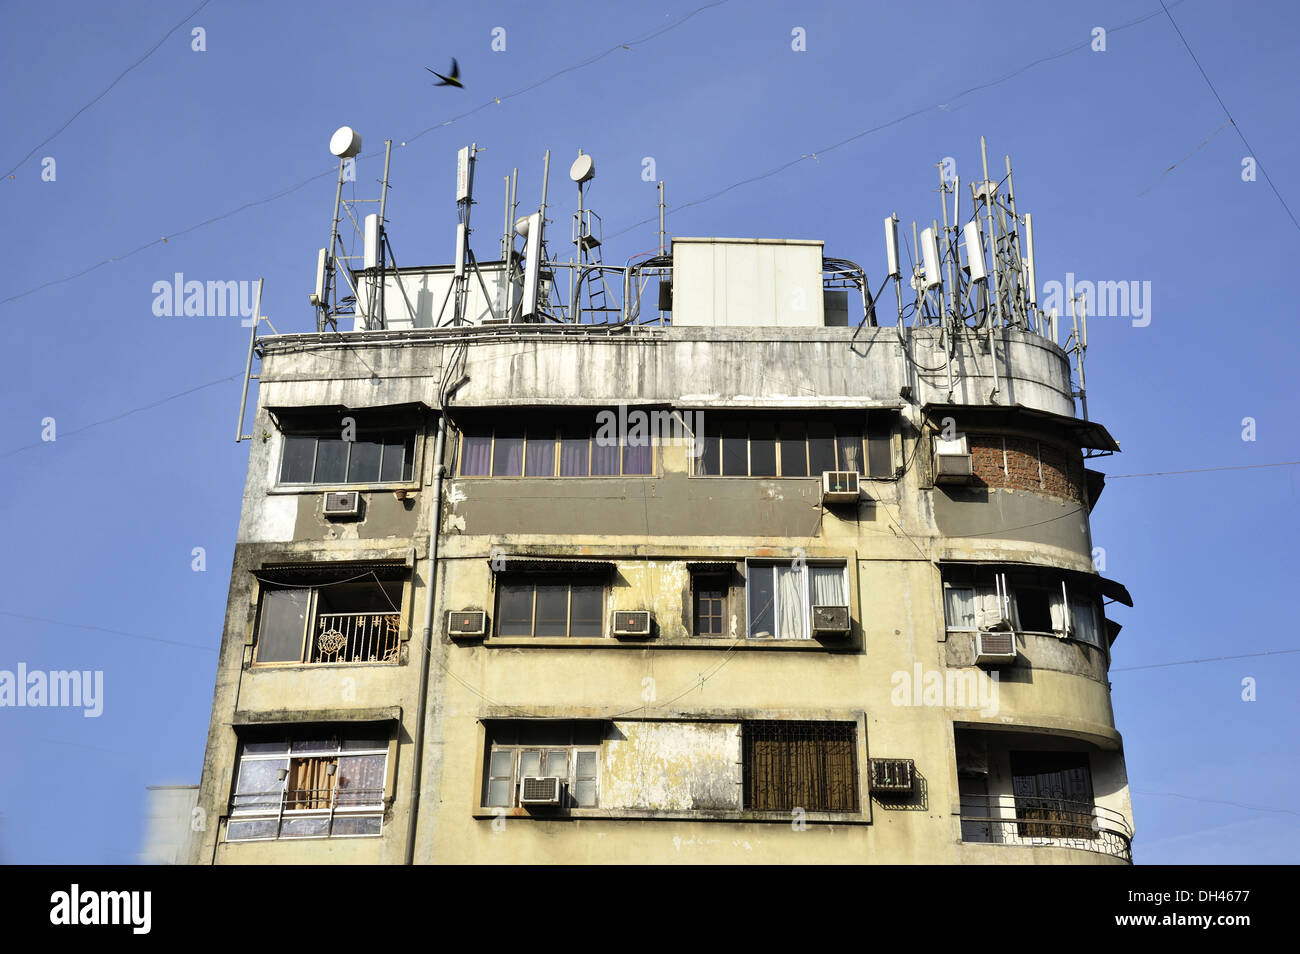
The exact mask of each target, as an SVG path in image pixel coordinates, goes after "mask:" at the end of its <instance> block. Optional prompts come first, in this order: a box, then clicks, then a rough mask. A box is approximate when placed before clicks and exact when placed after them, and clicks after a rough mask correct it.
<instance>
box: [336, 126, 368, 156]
mask: <svg viewBox="0 0 1300 954" xmlns="http://www.w3.org/2000/svg"><path fill="white" fill-rule="evenodd" d="M360 151H361V133H359V132H357V131H356V130H355V129H353V128H352V127H351V126H340V127H339V128H338V129H337V130H335V132H334V135H333V136H330V152H332V153H334V155H336V156H338V157H339V158H340V159H351V158H352V157H353V156H355V155H356V154H357V153H359V152H360Z"/></svg>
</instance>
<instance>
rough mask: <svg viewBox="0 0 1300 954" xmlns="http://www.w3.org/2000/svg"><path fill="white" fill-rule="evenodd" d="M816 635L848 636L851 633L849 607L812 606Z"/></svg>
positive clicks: (813, 627) (813, 626)
mask: <svg viewBox="0 0 1300 954" xmlns="http://www.w3.org/2000/svg"><path fill="white" fill-rule="evenodd" d="M812 632H813V635H814V636H847V635H848V634H849V608H848V607H847V606H814V607H813V608H812Z"/></svg>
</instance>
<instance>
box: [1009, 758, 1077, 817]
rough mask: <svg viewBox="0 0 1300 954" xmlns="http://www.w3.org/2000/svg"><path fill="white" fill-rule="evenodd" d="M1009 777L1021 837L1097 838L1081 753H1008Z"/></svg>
mask: <svg viewBox="0 0 1300 954" xmlns="http://www.w3.org/2000/svg"><path fill="white" fill-rule="evenodd" d="M1011 776H1012V778H1011V783H1012V791H1013V792H1014V794H1015V800H1016V818H1018V819H1020V820H1021V824H1020V825H1019V829H1020V835H1021V836H1022V837H1026V838H1096V837H1097V829H1096V828H1095V827H1094V822H1093V819H1094V815H1095V812H1094V803H1093V793H1092V772H1091V770H1090V768H1089V765H1088V756H1087V755H1086V754H1085V753H1082V752H1012V753H1011Z"/></svg>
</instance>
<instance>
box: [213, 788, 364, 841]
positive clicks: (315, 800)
mask: <svg viewBox="0 0 1300 954" xmlns="http://www.w3.org/2000/svg"><path fill="white" fill-rule="evenodd" d="M383 809H384V790H383V789H382V788H339V787H337V786H335V787H333V788H281V789H277V790H275V791H271V792H245V793H242V794H239V795H236V796H235V797H234V799H233V800H232V802H231V806H230V822H231V823H232V824H234V823H239V824H243V825H245V826H247V825H249V824H252V825H253V826H255V827H256V828H257V829H258V830H257V831H256V832H251V833H245V834H243V835H241V836H240V837H237V838H234V839H233V840H236V841H244V840H254V841H256V840H265V839H275V838H312V837H318V838H332V837H335V836H346V835H356V834H378V832H379V826H380V824H381V823H380V822H379V821H378V819H380V818H381V817H382V815H383ZM339 819H343V820H344V824H346V825H349V826H353V827H355V826H356V825H357V824H358V823H359V822H364V821H365V820H367V819H369V820H371V821H374V825H373V828H374V830H373V831H360V832H358V831H355V830H349V829H347V828H341V827H340V826H339V825H336V822H337V821H338V820H339ZM348 819H351V821H348Z"/></svg>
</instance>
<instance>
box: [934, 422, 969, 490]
mask: <svg viewBox="0 0 1300 954" xmlns="http://www.w3.org/2000/svg"><path fill="white" fill-rule="evenodd" d="M974 475H975V470H974V466H973V464H972V462H971V453H970V444H969V443H968V442H967V440H966V435H965V434H963V435H961V436H960V437H957V438H954V439H953V440H950V441H946V440H942V439H936V440H935V442H934V482H935V483H936V484H965V483H970V480H971V478H972V477H973V476H974Z"/></svg>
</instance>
